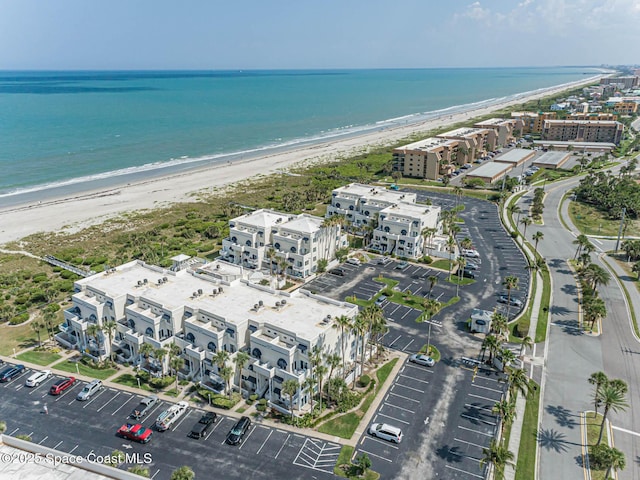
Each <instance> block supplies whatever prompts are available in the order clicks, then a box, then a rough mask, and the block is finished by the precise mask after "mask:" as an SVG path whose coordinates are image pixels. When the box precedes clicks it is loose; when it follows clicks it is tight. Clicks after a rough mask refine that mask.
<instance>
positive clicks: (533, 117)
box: [511, 112, 558, 134]
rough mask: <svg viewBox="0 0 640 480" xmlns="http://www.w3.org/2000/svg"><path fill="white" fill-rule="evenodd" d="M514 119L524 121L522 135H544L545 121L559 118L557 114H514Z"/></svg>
mask: <svg viewBox="0 0 640 480" xmlns="http://www.w3.org/2000/svg"><path fill="white" fill-rule="evenodd" d="M511 117H512V118H517V119H520V120H522V133H523V134H527V133H542V128H543V127H544V122H545V120H555V119H556V118H558V115H557V114H556V112H538V113H536V112H512V113H511Z"/></svg>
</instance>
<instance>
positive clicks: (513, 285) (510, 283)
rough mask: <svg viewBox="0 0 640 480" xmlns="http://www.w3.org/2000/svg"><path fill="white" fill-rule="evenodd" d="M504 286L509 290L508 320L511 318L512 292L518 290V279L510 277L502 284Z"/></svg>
mask: <svg viewBox="0 0 640 480" xmlns="http://www.w3.org/2000/svg"><path fill="white" fill-rule="evenodd" d="M502 286H503V287H504V288H506V289H507V320H508V319H509V318H510V316H509V312H510V311H511V290H517V289H518V277H514V276H513V275H509V276H508V277H506V278H505V279H504V281H503V282H502Z"/></svg>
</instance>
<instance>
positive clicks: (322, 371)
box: [316, 364, 329, 413]
mask: <svg viewBox="0 0 640 480" xmlns="http://www.w3.org/2000/svg"><path fill="white" fill-rule="evenodd" d="M328 371H329V369H328V368H327V366H326V365H322V364H320V365H318V366H317V367H316V377H317V379H318V389H319V392H318V394H319V397H320V398H319V400H318V401H319V402H320V413H322V381H323V380H324V376H325V375H326V374H327V372H328Z"/></svg>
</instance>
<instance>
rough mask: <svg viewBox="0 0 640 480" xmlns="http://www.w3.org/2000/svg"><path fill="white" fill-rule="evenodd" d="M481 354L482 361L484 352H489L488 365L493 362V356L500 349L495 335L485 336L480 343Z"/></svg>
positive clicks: (498, 340)
mask: <svg viewBox="0 0 640 480" xmlns="http://www.w3.org/2000/svg"><path fill="white" fill-rule="evenodd" d="M482 348H483V354H482V359H483V360H484V351H486V350H488V351H489V363H491V360H493V356H494V355H495V353H496V352H497V351H498V350H499V348H500V339H499V338H498V337H496V336H495V335H487V336H486V337H485V339H484V341H483V342H482Z"/></svg>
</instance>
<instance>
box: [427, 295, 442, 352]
mask: <svg viewBox="0 0 640 480" xmlns="http://www.w3.org/2000/svg"><path fill="white" fill-rule="evenodd" d="M422 307H423V308H424V311H425V313H426V314H427V321H428V322H429V330H428V333H427V355H429V352H430V351H431V318H432V317H433V316H434V315H435V314H436V313H438V312H439V311H440V309H441V308H442V304H441V303H440V302H439V301H437V300H434V299H432V298H427V299H425V300H424V301H423V302H422Z"/></svg>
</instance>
